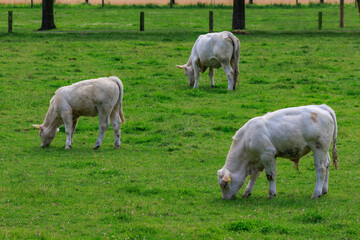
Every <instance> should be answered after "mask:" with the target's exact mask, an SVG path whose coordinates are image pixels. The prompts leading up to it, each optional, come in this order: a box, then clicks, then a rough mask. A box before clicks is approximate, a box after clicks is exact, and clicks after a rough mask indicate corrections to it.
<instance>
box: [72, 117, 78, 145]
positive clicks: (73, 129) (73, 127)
mask: <svg viewBox="0 0 360 240" xmlns="http://www.w3.org/2000/svg"><path fill="white" fill-rule="evenodd" d="M78 120H79V119H78V118H74V119H73V124H72V131H71V146H72V144H73V141H74V132H75V129H76V126H77V124H78Z"/></svg>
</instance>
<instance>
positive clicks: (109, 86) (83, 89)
mask: <svg viewBox="0 0 360 240" xmlns="http://www.w3.org/2000/svg"><path fill="white" fill-rule="evenodd" d="M122 98H123V84H122V82H121V80H120V79H119V78H117V77H108V78H98V79H91V80H84V81H80V82H78V83H74V84H72V85H70V86H66V87H61V88H59V89H58V90H56V92H55V96H54V97H53V98H52V99H51V100H50V106H49V110H48V112H47V114H46V117H45V120H44V123H43V124H41V125H33V126H34V127H35V128H37V129H39V130H40V134H39V135H40V137H41V147H47V146H49V145H50V143H51V142H52V140H53V139H54V137H55V134H56V132H57V131H58V127H60V126H61V125H63V124H64V125H65V132H66V147H65V149H70V147H71V145H72V143H73V134H74V132H75V129H76V125H77V122H78V118H79V117H80V116H97V115H99V135H98V138H97V140H96V143H95V146H94V149H96V148H98V147H100V145H101V143H102V140H103V138H104V135H105V132H106V130H107V128H108V126H109V117H110V119H111V124H112V126H113V129H114V134H115V145H114V147H115V148H117V147H119V145H120V126H121V122H123V123H125V118H124V113H123V110H122ZM120 119H121V121H120Z"/></svg>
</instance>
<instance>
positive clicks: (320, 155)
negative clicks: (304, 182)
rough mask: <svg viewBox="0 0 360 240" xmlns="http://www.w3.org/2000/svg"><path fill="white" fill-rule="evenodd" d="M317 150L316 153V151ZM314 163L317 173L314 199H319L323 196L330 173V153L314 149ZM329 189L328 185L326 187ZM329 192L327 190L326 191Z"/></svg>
mask: <svg viewBox="0 0 360 240" xmlns="http://www.w3.org/2000/svg"><path fill="white" fill-rule="evenodd" d="M314 150H315V151H314ZM314 150H313V152H314V163H315V171H316V185H315V190H314V194H313V195H312V197H311V198H312V199H315V198H319V197H321V195H323V188H324V186H325V182H326V177H327V175H328V174H327V173H328V171H329V168H328V166H327V165H328V164H327V162H328V161H327V155H328V153H327V152H325V151H323V150H321V149H314ZM325 187H326V188H327V185H326V186H325ZM326 190H327V189H326Z"/></svg>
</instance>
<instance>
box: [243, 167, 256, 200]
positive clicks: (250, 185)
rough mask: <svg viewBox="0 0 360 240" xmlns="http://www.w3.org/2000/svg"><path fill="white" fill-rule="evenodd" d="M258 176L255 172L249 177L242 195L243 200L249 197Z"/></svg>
mask: <svg viewBox="0 0 360 240" xmlns="http://www.w3.org/2000/svg"><path fill="white" fill-rule="evenodd" d="M259 175H260V172H255V173H254V174H253V175H251V176H250V181H249V183H248V185H247V186H246V188H245V192H244V194H243V195H242V197H243V198H248V197H250V195H251V193H252V191H253V189H254V186H255V182H256V179H257V178H258V177H259Z"/></svg>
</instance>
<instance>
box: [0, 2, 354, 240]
mask: <svg viewBox="0 0 360 240" xmlns="http://www.w3.org/2000/svg"><path fill="white" fill-rule="evenodd" d="M0 10H1V15H0V22H2V23H3V22H5V21H6V14H5V13H6V12H7V10H13V11H14V21H15V22H14V23H15V26H14V31H15V33H13V34H7V33H6V31H7V27H6V25H0V44H1V50H0V239H129V238H130V239H135V238H137V239H143V238H145V239H224V238H226V239H230V238H232V239H254V238H255V239H358V238H359V237H358V236H359V234H360V225H359V224H360V223H359V218H360V196H359V188H360V177H359V176H360V170H359V165H360V158H359V155H360V151H359V145H360V137H359V136H360V130H359V123H360V121H359V119H360V113H359V104H360V102H359V100H360V98H359V94H360V79H359V78H360V77H359V76H360V67H359V63H360V51H359V49H360V33H359V32H358V31H352V30H356V29H359V25H360V20H359V18H358V17H357V16H356V9H354V7H353V6H346V19H345V26H346V27H345V30H349V31H340V32H332V31H326V30H336V31H337V30H339V29H338V28H337V26H338V22H337V19H338V18H336V21H335V20H334V22H333V24H330V23H329V25H328V26H327V29H326V25H323V26H324V29H325V31H322V32H316V31H315V30H316V28H317V23H316V13H317V12H318V11H323V12H333V13H334V14H335V12H337V11H338V8H337V7H334V6H324V7H318V6H314V7H302V8H300V9H288V8H260V7H259V8H249V9H247V14H248V25H247V26H248V30H249V31H250V32H251V33H252V34H250V35H238V37H239V39H240V41H241V62H240V88H237V90H236V91H235V92H233V91H227V90H226V89H227V81H226V79H225V74H224V73H223V71H222V70H220V69H219V70H217V71H215V84H216V87H215V88H212V89H210V88H209V85H210V80H209V79H208V76H207V74H203V75H201V79H200V81H199V89H195V90H193V89H190V88H189V87H188V86H187V79H186V77H185V76H184V74H183V71H180V70H179V69H177V68H176V67H175V65H176V64H183V63H185V62H186V61H187V59H188V57H189V54H190V51H191V47H192V45H193V43H194V41H195V40H196V38H197V36H198V35H200V34H203V33H205V32H206V30H207V25H206V24H207V16H208V15H207V14H208V10H209V9H206V8H175V9H168V8H145V9H141V8H130V7H128V8H120V7H107V8H105V9H101V8H98V7H94V6H71V7H70V6H57V8H56V19H55V21H56V25H57V27H58V31H60V32H58V33H37V32H34V30H35V29H37V28H39V27H40V18H41V12H40V8H35V9H29V8H24V7H13V6H3V5H2V6H0ZM139 10H144V11H145V14H146V17H147V16H154V18H150V17H149V20H148V21H149V22H146V24H147V25H146V26H145V29H148V28H149V30H147V31H145V32H142V33H140V32H138V31H137V30H138V25H137V24H138V23H137V20H138V16H139ZM214 11H215V12H214V16H215V18H216V19H218V21H216V22H215V27H214V30H215V31H221V30H229V28H230V27H231V9H228V8H220V9H215V10H214ZM295 11H296V12H297V14H298V15H297V16H302V17H303V18H304V19H312V18H313V16H314V19H315V20H314V22H313V25H312V26H310V24H301V23H299V24H293V25H291V26H294V27H293V28H292V29H289V28H288V27H289V24H292V21H295V20H291V19H289V14H288V13H291V12H295ZM277 13H278V14H279V17H278V18H276V15H277ZM174 15H176V18H178V20H177V19H174V18H173V16H174ZM109 16H110V17H109ZM111 16H112V17H111ZM155 16H157V17H155ZM160 16H166V18H164V17H160ZM199 16H201V17H199ZM351 16H352V17H351ZM273 18H275V19H273ZM132 19H133V20H132ZM146 19H148V18H146ZM130 20H131V21H130ZM180 20H181V21H182V22H186V23H182V24H179V23H177V24H175V23H176V22H181V21H180ZM112 22H113V23H114V26H112V24H111V23H112ZM129 22H131V23H129ZM105 23H106V24H105ZM128 24H130V25H128ZM131 24H133V25H131ZM152 26H153V27H152ZM167 26H170V27H171V28H168V27H167ZM283 30H287V31H283ZM304 30H305V31H306V32H304ZM61 31H75V32H72V33H64V32H61ZM76 31H79V32H76ZM94 31H103V32H100V33H99V32H94ZM110 75H116V76H119V77H120V78H121V79H122V81H123V83H124V86H125V96H124V112H125V117H126V120H127V123H126V124H125V125H123V126H122V144H121V147H120V149H117V150H114V149H113V148H112V146H113V133H112V129H111V127H110V128H109V130H108V132H107V134H106V136H105V139H104V141H103V145H102V147H101V148H100V149H98V150H96V151H93V150H92V146H93V144H94V143H95V140H96V137H97V131H98V123H97V118H81V119H80V121H79V125H78V128H77V131H76V133H75V135H74V146H73V148H72V149H71V150H69V151H65V150H64V146H65V133H64V129H63V128H61V131H60V132H59V133H58V134H57V136H56V138H55V139H54V141H53V143H52V145H51V147H49V148H47V149H41V148H40V138H39V136H38V133H37V131H35V130H33V129H32V127H31V125H32V124H36V123H41V122H42V120H43V118H44V116H45V114H46V111H47V108H48V103H49V100H50V98H51V97H52V96H53V94H54V91H55V90H56V89H57V88H59V87H60V86H64V85H69V84H71V83H74V82H76V81H79V80H83V79H88V78H96V77H101V76H110ZM321 103H326V104H328V105H329V106H331V107H332V108H333V109H334V110H335V111H336V113H337V118H338V127H339V133H338V153H339V170H338V171H335V170H333V168H331V171H330V181H329V193H328V194H327V195H326V196H325V197H323V198H320V199H318V200H310V196H311V194H312V192H313V189H314V187H315V171H314V164H313V160H312V155H311V154H309V155H308V156H306V157H304V158H303V159H302V161H301V162H300V166H299V169H300V173H297V172H296V170H294V169H293V168H292V163H291V162H290V161H288V160H284V159H278V161H277V171H278V175H277V191H278V192H277V193H278V194H277V196H276V197H275V198H274V199H271V200H268V199H266V196H267V191H268V183H267V180H266V177H265V176H264V174H261V176H260V177H259V179H258V181H257V184H256V186H255V189H254V192H253V194H252V196H251V197H250V198H249V199H242V198H240V197H238V198H237V199H235V200H233V201H223V200H222V199H221V192H220V188H219V186H218V185H217V179H216V171H217V170H218V169H220V168H221V167H222V166H223V164H224V162H225V157H226V154H227V151H228V149H229V147H230V144H231V141H232V139H231V137H232V136H233V134H234V133H235V131H236V130H237V129H238V128H240V127H241V126H242V125H243V124H244V123H246V121H248V120H249V119H250V118H253V117H255V116H258V115H262V114H264V113H266V112H268V111H274V110H277V109H279V108H284V107H290V106H299V105H307V104H321ZM243 190H244V189H242V190H240V194H241V193H242V191H243Z"/></svg>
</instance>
